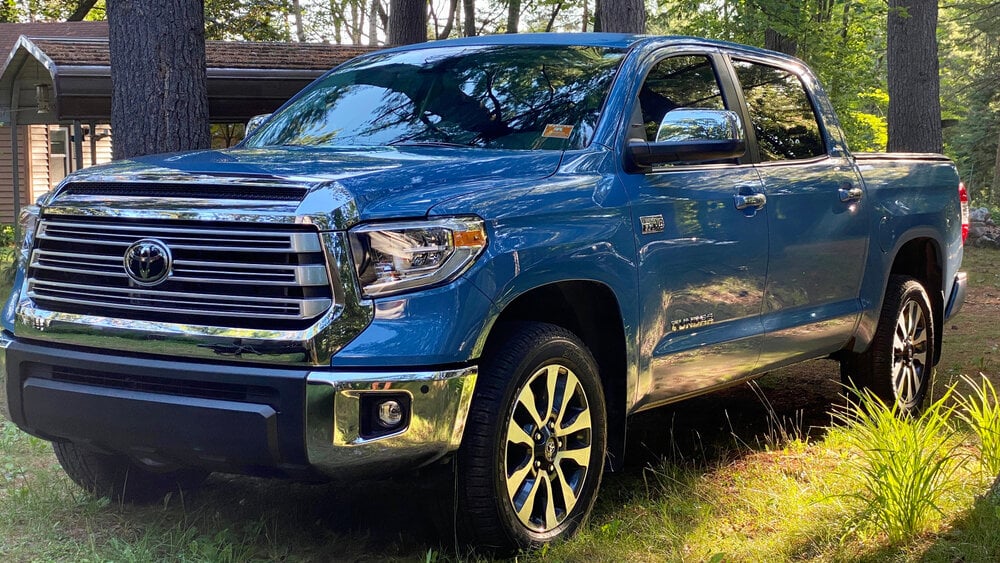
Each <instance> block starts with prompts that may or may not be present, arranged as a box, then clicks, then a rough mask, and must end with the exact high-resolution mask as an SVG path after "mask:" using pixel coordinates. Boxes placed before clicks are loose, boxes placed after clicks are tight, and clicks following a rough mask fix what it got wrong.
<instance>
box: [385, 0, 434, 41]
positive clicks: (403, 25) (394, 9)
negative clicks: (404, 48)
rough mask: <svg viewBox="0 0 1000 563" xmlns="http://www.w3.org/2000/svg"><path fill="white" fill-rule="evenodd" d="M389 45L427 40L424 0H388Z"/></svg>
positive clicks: (425, 3) (425, 4) (425, 5)
mask: <svg viewBox="0 0 1000 563" xmlns="http://www.w3.org/2000/svg"><path fill="white" fill-rule="evenodd" d="M387 35H388V37H387V38H386V39H387V41H388V43H389V45H409V44H411V43H423V42H424V41H427V2H426V0H389V30H388V33H387Z"/></svg>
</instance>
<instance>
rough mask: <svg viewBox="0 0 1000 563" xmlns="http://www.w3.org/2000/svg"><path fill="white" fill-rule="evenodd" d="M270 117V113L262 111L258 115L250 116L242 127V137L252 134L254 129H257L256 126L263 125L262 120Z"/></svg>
mask: <svg viewBox="0 0 1000 563" xmlns="http://www.w3.org/2000/svg"><path fill="white" fill-rule="evenodd" d="M270 118H271V114H270V113H262V114H260V115H255V116H253V117H251V118H250V121H247V126H246V127H245V129H244V131H245V132H244V133H243V137H244V138H246V137H249V136H250V135H251V134H253V132H254V131H256V130H257V128H258V127H260V126H261V125H263V124H264V122H265V121H267V120H268V119H270Z"/></svg>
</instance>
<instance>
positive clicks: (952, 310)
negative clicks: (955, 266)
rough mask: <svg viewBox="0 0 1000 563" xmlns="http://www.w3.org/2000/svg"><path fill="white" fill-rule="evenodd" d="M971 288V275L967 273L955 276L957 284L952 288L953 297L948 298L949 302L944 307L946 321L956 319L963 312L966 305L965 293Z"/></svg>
mask: <svg viewBox="0 0 1000 563" xmlns="http://www.w3.org/2000/svg"><path fill="white" fill-rule="evenodd" d="M968 286H969V275H968V274H966V273H965V272H959V273H958V274H957V275H956V276H955V282H954V283H953V284H952V286H951V295H950V296H948V302H947V303H945V307H944V320H945V321H947V320H948V319H950V318H952V317H954V316H955V315H957V314H958V312H959V311H961V310H962V305H965V293H966V291H967V289H968Z"/></svg>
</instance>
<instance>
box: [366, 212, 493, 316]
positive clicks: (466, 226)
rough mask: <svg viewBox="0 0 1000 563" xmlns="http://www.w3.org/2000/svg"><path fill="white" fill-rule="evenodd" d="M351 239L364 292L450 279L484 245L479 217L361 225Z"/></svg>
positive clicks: (388, 291) (386, 292) (389, 290)
mask: <svg viewBox="0 0 1000 563" xmlns="http://www.w3.org/2000/svg"><path fill="white" fill-rule="evenodd" d="M350 239H351V252H352V254H353V255H354V265H355V267H356V268H357V270H358V279H359V280H360V282H361V289H362V291H363V293H364V295H365V297H381V296H385V295H392V294H394V293H400V292H403V291H407V290H411V289H416V288H421V287H427V286H430V285H436V284H440V283H444V282H448V281H451V280H453V279H455V278H456V277H458V276H459V275H460V274H461V273H462V272H464V271H465V270H466V269H468V267H469V266H471V265H472V262H473V261H475V259H476V257H478V256H479V254H480V253H481V252H482V251H483V249H484V248H486V230H485V228H484V227H483V220H482V219H480V218H478V217H450V218H447V219H435V220H429V221H407V222H400V223H379V224H372V225H361V226H359V227H355V228H353V229H351V231H350Z"/></svg>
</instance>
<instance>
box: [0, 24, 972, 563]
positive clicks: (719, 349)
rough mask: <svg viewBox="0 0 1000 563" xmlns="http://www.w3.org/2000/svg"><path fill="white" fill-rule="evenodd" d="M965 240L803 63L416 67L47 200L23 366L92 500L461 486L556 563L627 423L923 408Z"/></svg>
mask: <svg viewBox="0 0 1000 563" xmlns="http://www.w3.org/2000/svg"><path fill="white" fill-rule="evenodd" d="M966 217H967V198H966V196H965V193H964V187H962V185H961V184H960V182H959V179H958V176H957V174H956V172H955V168H954V166H953V165H952V163H951V162H949V161H948V159H946V158H944V157H942V156H940V155H934V154H897V155H887V154H852V153H851V152H849V150H848V148H847V145H846V144H845V141H844V135H843V132H842V131H841V128H840V126H839V125H838V122H837V119H836V116H835V115H834V112H833V110H832V108H831V105H830V102H829V101H828V99H827V97H826V96H825V95H824V93H823V91H822V89H821V88H820V86H819V84H818V83H817V81H816V78H815V77H814V76H813V75H812V74H811V73H810V71H809V70H808V69H807V68H806V67H805V66H804V65H803V64H802V63H801V62H799V61H798V60H795V59H793V58H790V57H787V56H784V55H781V54H777V53H772V52H767V51H762V50H758V49H754V48H750V47H744V46H740V45H734V44H728V43H720V42H712V41H706V40H700V39H693V38H685V37H639V36H628V35H610V34H582V35H560V34H536V35H509V36H503V37H479V38H470V39H462V40H455V41H442V42H434V43H428V44H423V45H415V46H408V47H401V48H395V49H389V50H385V51H380V52H374V53H372V54H369V55H366V56H363V57H360V58H358V59H355V60H353V61H350V62H348V63H346V64H344V65H342V66H340V67H338V68H336V69H334V70H333V71H331V72H330V73H328V74H327V75H325V76H324V77H322V78H320V79H318V80H317V81H316V82H315V83H313V84H312V85H311V86H309V87H308V88H307V89H305V90H304V91H303V92H301V93H300V94H298V95H297V96H296V97H294V98H293V99H292V100H290V101H289V102H288V103H287V104H285V105H284V106H283V107H282V108H281V109H279V110H278V111H277V112H275V113H274V114H273V115H272V116H270V117H269V118H268V119H266V120H263V122H262V123H261V124H260V125H259V127H257V128H256V129H254V130H253V132H252V133H250V135H249V136H248V138H247V139H245V140H244V141H243V142H242V144H241V145H240V146H238V147H237V148H235V149H232V150H221V151H198V152H190V153H182V154H172V155H161V156H153V157H146V158H138V159H135V160H128V161H122V162H117V163H113V164H111V165H108V166H102V167H95V168H90V169H87V170H84V171H81V172H79V173H77V174H74V175H72V176H70V177H68V178H67V179H66V180H65V181H64V182H63V183H62V184H61V185H60V186H59V187H58V188H56V189H55V190H53V191H52V192H50V193H49V194H47V195H46V196H44V197H43V198H42V199H41V200H40V201H39V202H38V205H37V206H36V207H32V208H31V209H29V210H28V212H27V213H25V214H24V215H23V217H22V225H21V227H22V231H23V233H24V240H23V245H22V247H21V250H20V257H19V260H20V268H19V270H18V274H17V279H16V280H15V285H14V290H13V292H12V295H11V296H10V299H9V301H8V302H7V304H6V307H5V308H4V309H3V315H2V328H3V332H2V337H0V338H2V340H0V347H2V349H3V350H4V354H3V355H2V356H3V365H2V370H0V372H2V374H3V376H4V377H5V378H6V385H5V387H6V395H7V397H6V399H7V401H6V402H7V403H8V405H9V417H10V418H11V420H13V421H14V422H16V423H17V424H18V426H20V427H21V428H23V429H24V430H25V431H27V432H29V433H31V434H33V435H36V436H40V437H42V438H45V439H47V440H51V441H52V442H53V444H54V448H55V452H56V455H57V456H58V459H59V461H60V463H61V464H62V465H63V467H64V468H65V470H66V472H67V473H68V474H69V475H70V477H72V478H73V479H74V480H75V481H76V482H77V483H79V484H80V485H81V486H83V487H84V488H86V489H88V490H90V491H92V492H94V493H96V494H101V495H110V496H112V497H114V498H120V499H131V500H141V499H150V498H156V497H157V496H158V495H163V494H164V493H165V492H166V491H169V490H171V489H173V488H176V487H178V486H181V487H184V486H192V485H195V484H197V483H198V482H200V480H202V479H203V478H204V477H205V476H206V475H207V474H208V473H209V472H211V471H223V472H230V473H244V474H250V475H264V476H277V477H291V478H297V479H306V480H308V479H318V478H319V479H324V478H346V479H350V478H353V477H355V476H358V475H370V474H373V473H383V472H393V471H400V470H407V469H410V470H412V469H414V468H418V467H423V466H428V465H430V464H440V463H444V462H448V463H452V464H453V465H452V466H453V469H454V471H455V472H456V488H457V495H456V496H457V499H456V502H457V503H458V508H459V510H461V512H460V513H461V514H462V515H463V518H462V522H460V524H461V526H462V533H463V534H465V537H466V538H467V539H468V541H470V542H471V543H473V544H474V545H478V546H492V547H495V548H498V549H501V550H509V549H518V548H531V547H533V546H537V545H540V544H542V543H545V542H547V541H551V540H554V539H558V538H561V537H565V536H567V535H569V534H572V533H573V532H574V531H575V530H576V529H578V528H579V526H580V525H581V523H582V522H583V521H584V520H585V519H586V517H587V515H588V513H589V512H590V510H591V507H592V506H593V503H594V499H595V497H596V495H597V490H598V487H599V484H600V481H601V476H602V472H603V471H604V469H605V467H606V466H609V467H611V468H614V467H616V466H617V465H619V464H620V463H621V458H622V452H623V450H624V448H623V444H624V440H625V422H626V418H627V417H628V416H629V415H631V414H633V413H636V412H639V411H643V410H646V409H650V408H654V407H657V406H660V405H664V404H666V403H670V402H674V401H678V400H681V399H684V398H687V397H691V396H693V395H697V394H702V393H706V392H710V391H712V390H715V389H719V388H721V387H724V386H727V385H732V384H735V383H739V382H742V381H745V380H748V379H750V378H753V377H755V376H758V375H760V374H762V373H765V372H767V371H769V370H774V369H776V368H780V367H782V366H787V365H789V364H793V363H796V362H801V361H804V360H808V359H813V358H833V359H836V360H839V361H840V363H841V366H842V374H843V376H844V378H845V379H849V380H852V381H853V382H855V383H856V384H858V385H861V386H866V387H868V388H870V389H871V390H872V391H874V392H875V393H877V394H878V395H879V396H881V397H884V398H885V399H887V400H889V401H894V402H895V404H897V405H898V406H899V408H900V409H901V411H902V412H913V411H915V410H917V409H919V408H920V404H921V402H922V401H923V399H924V395H925V392H926V391H927V388H928V385H929V380H930V375H931V372H932V368H933V366H934V365H935V363H936V362H937V361H938V359H939V357H940V350H941V332H942V331H941V327H942V323H943V322H944V321H946V320H947V319H948V318H949V317H951V316H952V315H954V314H956V312H957V311H958V310H959V309H960V308H961V306H962V301H963V296H964V293H965V288H966V276H965V274H964V273H962V272H961V271H960V270H959V268H960V264H961V261H962V252H963V242H964V238H965V233H966V231H967V218H966Z"/></svg>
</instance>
